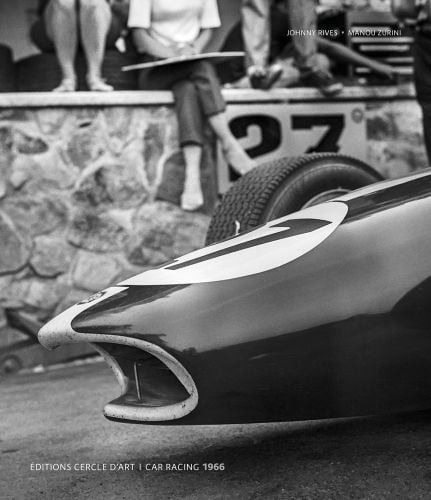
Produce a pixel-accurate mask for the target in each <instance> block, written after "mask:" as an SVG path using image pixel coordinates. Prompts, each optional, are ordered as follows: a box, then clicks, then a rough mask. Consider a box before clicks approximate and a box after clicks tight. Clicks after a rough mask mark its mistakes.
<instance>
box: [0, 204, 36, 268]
mask: <svg viewBox="0 0 431 500" xmlns="http://www.w3.org/2000/svg"><path fill="white" fill-rule="evenodd" d="M0 235H1V238H0V274H9V273H14V272H17V271H18V270H19V269H21V268H23V267H24V266H25V265H26V264H27V262H28V259H29V257H30V251H31V242H30V240H29V239H28V238H27V237H25V236H23V234H22V233H21V232H19V231H18V230H17V227H16V225H15V224H14V223H13V222H12V220H11V219H10V218H9V217H8V216H7V215H6V214H5V213H3V212H1V211H0Z"/></svg>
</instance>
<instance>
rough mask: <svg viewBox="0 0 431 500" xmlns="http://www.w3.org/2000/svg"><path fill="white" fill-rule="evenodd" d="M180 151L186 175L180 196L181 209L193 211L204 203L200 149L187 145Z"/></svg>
mask: <svg viewBox="0 0 431 500" xmlns="http://www.w3.org/2000/svg"><path fill="white" fill-rule="evenodd" d="M182 150H183V155H184V160H185V163H186V175H185V180H184V190H183V194H182V195H181V208H182V209H183V210H189V211H193V210H197V209H198V208H199V207H201V206H202V205H203V203H204V197H203V193H202V188H201V176H200V168H201V158H202V147H201V146H200V145H198V144H187V145H185V146H183V147H182Z"/></svg>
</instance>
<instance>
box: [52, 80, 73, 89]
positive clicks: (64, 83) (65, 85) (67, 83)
mask: <svg viewBox="0 0 431 500" xmlns="http://www.w3.org/2000/svg"><path fill="white" fill-rule="evenodd" d="M75 90H76V79H75V78H63V80H61V83H60V85H59V86H58V87H55V89H53V90H52V91H53V92H74V91H75Z"/></svg>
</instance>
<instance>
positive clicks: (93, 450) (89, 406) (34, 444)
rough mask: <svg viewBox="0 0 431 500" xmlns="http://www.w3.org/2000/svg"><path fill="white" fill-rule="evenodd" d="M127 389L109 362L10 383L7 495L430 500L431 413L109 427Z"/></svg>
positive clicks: (2, 464) (3, 463)
mask: <svg viewBox="0 0 431 500" xmlns="http://www.w3.org/2000/svg"><path fill="white" fill-rule="evenodd" d="M117 394H118V389H117V388H116V382H115V380H114V377H113V374H112V373H111V372H110V369H109V368H107V367H106V366H105V364H104V363H97V364H92V365H86V366H79V367H76V366H74V367H67V368H63V369H60V370H55V371H51V372H45V373H40V374H39V373H38V374H24V375H18V376H15V377H13V378H9V379H6V380H2V381H1V382H0V498H1V499H11V498H13V499H20V500H21V499H38V498H43V499H72V498H73V499H81V498H91V499H99V498H100V499H102V498H103V499H111V498H115V499H116V498H119V499H123V498H124V499H128V500H129V499H135V498H136V499H138V498H139V499H171V498H172V499H183V498H187V499H258V498H265V499H272V498H274V499H279V498H280V499H343V500H345V499H379V500H380V499H395V498H400V499H419V498H426V499H430V498H431V411H427V412H421V413H414V414H404V415H398V416H390V417H378V418H377V417H374V418H367V419H350V420H342V421H340V420H338V421H331V422H302V423H280V424H259V425H236V426H193V427H181V426H175V427H162V426H145V425H130V424H119V423H113V422H110V421H108V420H106V419H105V418H104V417H103V415H102V412H101V409H102V407H103V405H104V404H105V403H106V402H108V401H110V400H111V399H113V398H114V397H115V396H116V395H117ZM60 464H62V466H63V468H66V469H67V468H68V467H69V468H70V469H71V470H63V471H58V470H57V471H55V470H49V469H53V468H58V467H60ZM184 464H189V465H190V464H192V465H194V467H195V468H198V469H199V470H193V471H180V470H175V469H181V468H184V467H185V465H184ZM205 464H224V470H218V471H214V470H212V471H211V470H208V469H209V468H211V465H206V466H205ZM41 467H43V468H44V470H36V469H37V468H41ZM86 467H92V468H93V469H97V468H99V470H91V469H90V470H85V468H86ZM103 467H105V468H106V469H107V470H103ZM205 467H206V468H207V470H205ZM213 467H214V466H213ZM81 468H83V469H84V470H81ZM139 468H140V469H141V470H139ZM148 468H149V469H150V470H146V469H148ZM158 468H159V469H161V470H157V469H158ZM76 469H78V470H76ZM110 469H113V470H110ZM127 469H128V470H127ZM151 469H155V470H151ZM169 469H170V470H169Z"/></svg>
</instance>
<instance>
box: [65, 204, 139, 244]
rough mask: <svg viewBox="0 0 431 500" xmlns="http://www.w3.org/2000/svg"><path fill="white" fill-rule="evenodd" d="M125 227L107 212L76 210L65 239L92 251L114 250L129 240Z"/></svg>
mask: <svg viewBox="0 0 431 500" xmlns="http://www.w3.org/2000/svg"><path fill="white" fill-rule="evenodd" d="M129 237H130V236H129V233H128V231H127V229H126V228H125V227H124V226H122V225H121V224H120V223H119V222H118V220H117V219H116V218H113V217H111V216H110V215H109V214H96V213H93V212H87V211H78V212H77V213H76V214H75V216H74V217H73V219H72V221H71V223H70V226H69V229H68V232H67V241H68V242H69V243H71V244H72V245H74V246H75V247H78V248H81V249H84V250H89V251H92V252H116V251H121V250H122V249H124V247H125V245H126V243H127V242H128V240H129Z"/></svg>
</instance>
